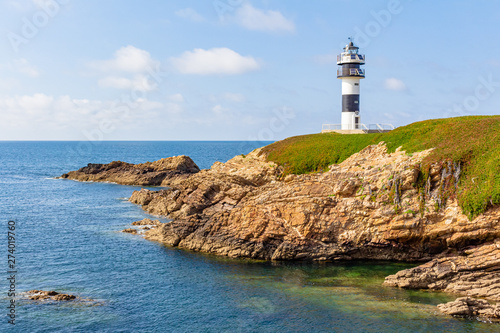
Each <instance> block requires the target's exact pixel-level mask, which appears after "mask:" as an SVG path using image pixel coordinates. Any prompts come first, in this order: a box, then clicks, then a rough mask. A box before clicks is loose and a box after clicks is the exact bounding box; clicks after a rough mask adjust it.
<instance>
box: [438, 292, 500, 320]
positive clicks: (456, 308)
mask: <svg viewBox="0 0 500 333" xmlns="http://www.w3.org/2000/svg"><path fill="white" fill-rule="evenodd" d="M437 307H438V309H439V310H440V311H441V312H442V313H444V314H448V315H451V316H455V317H466V318H471V317H475V318H478V319H480V320H489V321H495V322H498V321H500V303H497V304H496V305H492V304H490V303H489V302H488V301H486V300H483V299H474V298H470V297H462V298H457V299H456V300H455V301H453V302H448V303H446V304H439V305H438V306H437Z"/></svg>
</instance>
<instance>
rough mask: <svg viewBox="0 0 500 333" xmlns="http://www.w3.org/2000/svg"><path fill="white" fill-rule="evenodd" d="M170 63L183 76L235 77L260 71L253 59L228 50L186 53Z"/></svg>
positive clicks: (172, 59)
mask: <svg viewBox="0 0 500 333" xmlns="http://www.w3.org/2000/svg"><path fill="white" fill-rule="evenodd" d="M170 61H171V63H172V64H173V66H174V67H175V68H176V69H177V70H178V71H179V72H181V73H183V74H199V75H214V74H223V75H235V74H243V73H246V72H250V71H255V70H258V69H260V65H259V63H258V62H257V60H255V59H254V58H253V57H251V56H246V57H245V56H242V55H240V54H238V53H237V52H235V51H233V50H231V49H228V48H213V49H210V50H203V49H195V50H193V51H186V52H184V53H183V54H182V55H181V56H180V57H177V58H171V59H170Z"/></svg>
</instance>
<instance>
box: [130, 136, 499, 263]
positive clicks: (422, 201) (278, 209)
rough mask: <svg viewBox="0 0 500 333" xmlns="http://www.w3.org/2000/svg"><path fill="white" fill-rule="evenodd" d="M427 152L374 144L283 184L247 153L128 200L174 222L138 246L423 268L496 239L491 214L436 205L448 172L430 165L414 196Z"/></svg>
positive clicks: (495, 217) (495, 213)
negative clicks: (470, 214) (151, 243)
mask: <svg viewBox="0 0 500 333" xmlns="http://www.w3.org/2000/svg"><path fill="white" fill-rule="evenodd" d="M430 151H431V150H428V151H423V152H419V153H415V154H413V155H412V156H409V155H407V154H406V153H405V152H403V151H400V150H397V151H396V152H394V153H392V154H389V153H387V148H386V146H385V144H383V143H381V144H379V145H376V146H369V147H367V148H365V149H363V150H362V151H361V152H359V153H357V154H354V155H352V156H351V157H350V158H348V159H347V160H345V161H344V162H342V163H341V164H339V165H334V166H332V167H331V168H330V170H329V171H328V172H324V173H318V174H306V175H288V176H286V177H285V178H284V179H281V177H280V175H281V172H280V169H279V167H278V166H277V165H275V164H274V163H269V162H268V161H267V160H266V158H265V156H262V154H260V152H259V151H255V152H253V153H251V154H249V155H248V156H246V157H242V156H238V157H236V158H234V159H232V160H230V161H228V163H224V164H223V163H216V164H215V165H214V166H213V167H212V168H211V169H210V170H203V171H201V172H199V173H197V174H194V175H191V176H190V177H187V178H186V179H184V180H183V181H182V182H179V183H177V184H175V185H174V186H172V188H171V189H168V190H161V191H150V190H145V189H143V190H141V191H136V192H134V193H133V195H132V196H131V198H130V201H131V202H134V203H136V204H140V205H142V207H143V208H144V209H145V210H146V211H147V212H149V213H151V214H155V215H165V216H169V217H170V218H172V219H173V220H174V221H173V222H171V223H168V224H164V225H162V226H160V227H159V228H157V229H155V230H154V231H151V232H149V231H148V232H146V238H149V239H152V240H156V241H160V242H163V243H165V244H168V245H171V246H179V247H182V248H186V249H190V250H195V251H202V252H209V253H216V254H220V255H226V256H231V257H248V258H256V259H267V260H301V259H302V260H303V259H307V260H338V259H354V258H359V259H388V260H406V261H416V260H431V259H432V258H434V257H435V256H436V255H437V254H440V253H444V252H445V251H449V250H450V249H460V248H464V247H466V246H469V245H474V244H480V243H484V242H485V241H488V240H492V239H495V238H496V237H498V236H499V235H500V233H499V230H500V229H499V228H498V225H499V224H500V222H499V216H500V212H499V210H498V209H490V210H489V211H488V212H487V213H485V214H483V215H481V216H479V217H477V218H476V219H475V220H474V221H469V220H468V218H467V217H466V216H465V215H464V214H462V213H461V211H460V208H459V207H458V204H457V202H456V200H455V199H452V198H451V199H447V201H448V203H447V204H446V205H444V202H443V201H444V200H446V199H443V198H441V197H440V189H442V186H443V184H444V183H445V182H449V181H455V182H456V181H458V177H457V178H454V177H453V176H452V177H450V175H449V174H451V171H450V170H451V169H452V166H450V165H449V164H447V163H443V164H442V165H433V167H432V168H431V173H430V176H429V178H428V179H427V180H426V188H425V191H424V192H425V193H421V192H422V191H419V190H418V188H417V187H416V183H417V181H419V179H418V177H419V175H420V174H421V172H420V163H421V161H422V160H423V158H425V157H426V156H427V155H428V154H429V153H430ZM443 170H445V171H446V172H443ZM450 179H451V180H450Z"/></svg>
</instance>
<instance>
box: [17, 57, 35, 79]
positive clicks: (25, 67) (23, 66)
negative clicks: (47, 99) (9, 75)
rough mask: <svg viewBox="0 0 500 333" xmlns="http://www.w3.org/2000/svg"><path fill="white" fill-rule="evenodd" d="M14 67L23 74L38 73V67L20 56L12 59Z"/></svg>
mask: <svg viewBox="0 0 500 333" xmlns="http://www.w3.org/2000/svg"><path fill="white" fill-rule="evenodd" d="M13 64H14V68H15V69H16V70H17V71H19V73H22V74H24V75H27V76H29V77H37V76H38V75H40V73H39V72H38V69H37V68H36V67H35V66H33V65H31V64H30V63H29V61H28V60H26V59H24V58H21V59H17V60H14V61H13Z"/></svg>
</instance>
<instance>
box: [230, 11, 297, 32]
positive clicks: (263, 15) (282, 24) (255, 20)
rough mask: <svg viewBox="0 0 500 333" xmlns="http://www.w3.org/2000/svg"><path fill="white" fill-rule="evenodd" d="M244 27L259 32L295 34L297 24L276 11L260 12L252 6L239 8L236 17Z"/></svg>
mask: <svg viewBox="0 0 500 333" xmlns="http://www.w3.org/2000/svg"><path fill="white" fill-rule="evenodd" d="M234 19H235V21H236V22H237V23H238V24H239V25H241V26H242V27H244V28H246V29H249V30H257V31H273V32H278V31H285V32H294V31H295V24H294V23H293V21H291V20H289V19H287V18H285V17H284V16H283V14H281V13H280V12H279V11H275V10H267V11H264V10H260V9H257V8H254V7H253V6H252V5H250V4H245V5H243V6H241V7H240V8H238V9H237V10H236V13H235V17H234Z"/></svg>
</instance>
